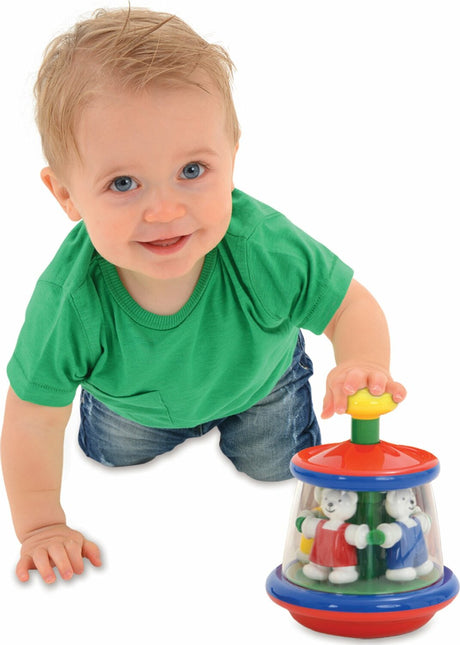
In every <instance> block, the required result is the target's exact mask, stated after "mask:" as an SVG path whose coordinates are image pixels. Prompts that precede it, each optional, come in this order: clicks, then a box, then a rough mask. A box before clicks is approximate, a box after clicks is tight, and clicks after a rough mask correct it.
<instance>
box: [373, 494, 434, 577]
mask: <svg viewBox="0 0 460 645" xmlns="http://www.w3.org/2000/svg"><path fill="white" fill-rule="evenodd" d="M385 509H386V511H387V513H388V515H390V516H391V517H393V518H394V519H395V520H396V522H392V523H391V524H380V525H379V526H378V527H377V528H378V529H379V530H380V531H382V532H383V534H384V535H385V542H383V544H381V546H382V547H383V548H384V549H386V550H387V551H386V566H387V570H386V572H385V576H386V577H387V578H388V580H395V581H408V580H414V579H415V578H417V577H420V576H425V575H427V574H428V573H430V572H431V570H432V569H433V566H434V565H433V562H432V561H431V560H430V559H429V557H428V550H427V547H426V543H425V538H424V533H427V532H428V531H429V530H430V526H431V520H430V518H429V517H428V515H426V513H423V512H422V510H421V509H420V508H419V507H418V506H417V500H416V498H415V494H414V491H413V490H412V489H411V488H405V489H403V490H392V491H390V492H388V493H387V495H386V498H385Z"/></svg>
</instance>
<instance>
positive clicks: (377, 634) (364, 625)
mask: <svg viewBox="0 0 460 645" xmlns="http://www.w3.org/2000/svg"><path fill="white" fill-rule="evenodd" d="M275 602H277V603H278V604H280V605H281V606H283V607H285V608H286V609H288V610H289V612H290V613H291V615H292V617H293V618H294V619H295V620H296V621H297V622H299V623H300V624H301V625H304V626H305V627H308V628H309V629H313V630H314V631H316V632H322V633H324V634H332V635H334V636H349V637H352V638H382V637H384V636H398V635H400V634H406V633H407V632H412V631H414V630H415V629H418V628H419V627H422V626H423V625H425V623H427V622H428V621H429V620H430V618H432V617H433V616H434V614H435V613H436V612H437V611H439V610H440V609H442V608H443V607H445V606H446V605H448V604H449V603H450V602H451V600H448V601H446V602H443V603H441V604H439V605H435V606H431V607H422V608H420V609H411V610H408V611H393V612H385V613H381V612H380V613H346V612H335V611H323V610H318V609H311V608H306V607H296V606H294V605H288V604H287V603H283V602H280V601H279V600H276V601H275Z"/></svg>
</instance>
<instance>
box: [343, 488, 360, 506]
mask: <svg viewBox="0 0 460 645" xmlns="http://www.w3.org/2000/svg"><path fill="white" fill-rule="evenodd" d="M343 493H344V494H345V495H348V496H349V497H350V499H351V501H352V502H353V504H357V503H358V493H356V492H355V491H354V490H344V491H343Z"/></svg>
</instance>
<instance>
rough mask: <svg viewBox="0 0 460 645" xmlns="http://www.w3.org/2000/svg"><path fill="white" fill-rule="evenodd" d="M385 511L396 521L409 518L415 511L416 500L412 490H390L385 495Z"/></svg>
mask: <svg viewBox="0 0 460 645" xmlns="http://www.w3.org/2000/svg"><path fill="white" fill-rule="evenodd" d="M385 509H386V511H387V513H388V514H389V515H391V517H394V518H395V519H396V520H403V519H405V518H408V517H410V516H411V515H412V513H414V511H416V510H417V500H416V497H415V493H414V491H413V490H412V488H404V489H402V490H392V491H390V492H389V493H387V495H386V499H385Z"/></svg>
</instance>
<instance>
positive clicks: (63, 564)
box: [48, 543, 74, 580]
mask: <svg viewBox="0 0 460 645" xmlns="http://www.w3.org/2000/svg"><path fill="white" fill-rule="evenodd" d="M48 553H49V556H50V558H52V560H53V562H54V564H55V566H56V567H57V569H58V571H59V573H60V574H61V578H62V579H63V580H70V578H71V577H72V576H73V574H74V569H73V566H72V564H71V562H70V559H69V555H68V553H67V551H66V549H65V547H64V545H63V544H59V543H58V544H51V545H50V546H49V548H48Z"/></svg>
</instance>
